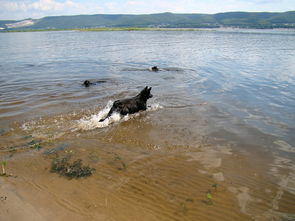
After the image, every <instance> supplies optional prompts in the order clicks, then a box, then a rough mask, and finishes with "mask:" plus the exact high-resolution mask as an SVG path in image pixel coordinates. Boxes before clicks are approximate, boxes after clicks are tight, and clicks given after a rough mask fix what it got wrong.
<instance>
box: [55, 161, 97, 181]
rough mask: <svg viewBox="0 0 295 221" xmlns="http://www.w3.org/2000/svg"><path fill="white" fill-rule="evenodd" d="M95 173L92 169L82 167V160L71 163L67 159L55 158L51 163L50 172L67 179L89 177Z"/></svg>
mask: <svg viewBox="0 0 295 221" xmlns="http://www.w3.org/2000/svg"><path fill="white" fill-rule="evenodd" d="M94 171H95V169H94V168H90V167H89V166H83V165H82V160H81V159H78V160H75V161H74V162H73V163H70V162H69V157H63V158H55V159H53V160H52V162H51V169H50V172H52V173H58V174H60V175H62V176H65V177H68V178H80V177H87V176H91V175H92V173H93V172H94Z"/></svg>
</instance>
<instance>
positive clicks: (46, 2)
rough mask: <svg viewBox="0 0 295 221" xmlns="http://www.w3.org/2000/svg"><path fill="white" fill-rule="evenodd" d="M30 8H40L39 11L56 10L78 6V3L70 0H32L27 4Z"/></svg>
mask: <svg viewBox="0 0 295 221" xmlns="http://www.w3.org/2000/svg"><path fill="white" fill-rule="evenodd" d="M29 7H30V8H32V9H35V10H41V11H51V10H53V11H58V10H64V9H67V8H79V4H78V3H74V2H73V1H71V0H67V1H64V2H57V1H55V0H39V1H36V2H33V3H31V4H30V5H29Z"/></svg>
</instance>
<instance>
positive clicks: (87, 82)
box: [83, 80, 91, 87]
mask: <svg viewBox="0 0 295 221" xmlns="http://www.w3.org/2000/svg"><path fill="white" fill-rule="evenodd" d="M90 84H91V83H90V81H88V80H86V81H84V83H83V85H84V86H85V87H89V86H90Z"/></svg>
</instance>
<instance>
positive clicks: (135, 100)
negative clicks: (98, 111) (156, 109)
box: [99, 86, 153, 122]
mask: <svg viewBox="0 0 295 221" xmlns="http://www.w3.org/2000/svg"><path fill="white" fill-rule="evenodd" d="M151 89H152V88H151V87H150V88H148V87H147V86H146V87H145V88H144V89H143V90H142V91H141V92H140V93H139V94H138V95H136V96H135V97H132V98H126V99H123V100H117V101H115V102H114V103H113V106H112V108H111V110H110V111H109V113H108V115H107V116H106V117H105V118H104V119H101V120H100V121H99V122H102V121H104V120H105V119H106V118H108V117H110V116H111V115H112V113H114V112H117V113H120V114H121V115H126V114H134V113H136V112H139V111H142V110H146V108H147V106H146V103H147V100H148V99H149V98H152V97H153V95H152V94H151Z"/></svg>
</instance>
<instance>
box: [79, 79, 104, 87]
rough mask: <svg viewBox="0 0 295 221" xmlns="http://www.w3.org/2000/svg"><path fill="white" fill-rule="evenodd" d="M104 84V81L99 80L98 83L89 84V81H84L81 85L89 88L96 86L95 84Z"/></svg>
mask: <svg viewBox="0 0 295 221" xmlns="http://www.w3.org/2000/svg"><path fill="white" fill-rule="evenodd" d="M106 82H107V81H106V80H99V81H94V82H91V81H89V80H86V81H84V82H83V85H84V86H85V87H89V86H91V85H96V84H100V83H106Z"/></svg>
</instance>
